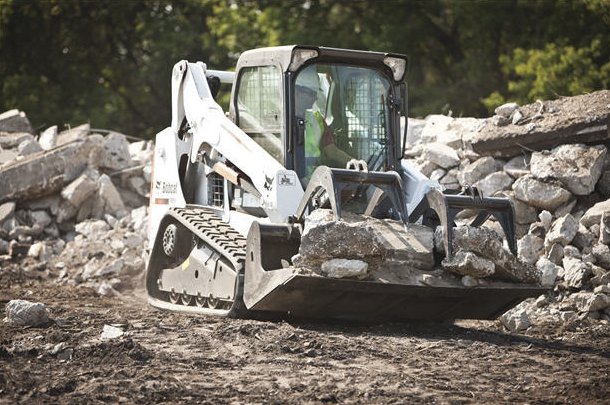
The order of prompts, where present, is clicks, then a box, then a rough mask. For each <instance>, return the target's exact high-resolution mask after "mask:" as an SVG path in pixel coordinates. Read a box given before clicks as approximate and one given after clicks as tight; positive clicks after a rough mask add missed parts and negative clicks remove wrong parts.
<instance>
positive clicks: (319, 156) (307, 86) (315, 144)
mask: <svg viewBox="0 0 610 405" xmlns="http://www.w3.org/2000/svg"><path fill="white" fill-rule="evenodd" d="M319 90H320V82H319V79H318V74H317V73H316V70H315V66H310V67H308V68H305V70H303V71H302V72H301V73H300V74H299V76H298V77H297V80H296V97H295V113H296V116H297V117H302V118H304V120H305V162H306V166H307V177H309V175H311V173H312V172H313V170H314V169H315V168H316V167H317V166H319V165H322V164H324V165H328V166H331V167H341V168H344V167H345V166H346V164H347V162H348V161H350V160H351V159H352V157H351V156H350V155H348V154H347V153H345V152H344V151H342V150H341V149H339V148H337V145H336V144H335V138H334V136H333V132H332V130H331V129H330V127H329V126H328V125H327V124H326V121H325V120H324V116H323V115H322V114H321V113H320V111H318V110H315V111H314V110H313V108H312V107H313V105H314V104H315V102H316V100H317V98H318V91H319Z"/></svg>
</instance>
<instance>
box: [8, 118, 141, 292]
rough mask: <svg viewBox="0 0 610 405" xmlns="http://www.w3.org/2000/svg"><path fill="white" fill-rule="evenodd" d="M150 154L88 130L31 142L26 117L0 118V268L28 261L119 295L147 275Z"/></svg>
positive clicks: (53, 133) (46, 134) (65, 279)
mask: <svg viewBox="0 0 610 405" xmlns="http://www.w3.org/2000/svg"><path fill="white" fill-rule="evenodd" d="M152 150H153V146H152V142H150V141H137V142H132V143H130V142H129V141H128V139H127V137H126V136H125V135H123V134H120V133H117V132H112V131H103V130H92V129H91V128H90V127H89V125H88V124H84V125H81V126H78V127H76V128H72V129H69V130H65V131H58V128H57V126H52V127H50V128H48V129H46V130H44V131H42V132H41V133H40V134H35V133H34V131H33V130H32V127H31V125H30V123H29V121H28V119H27V117H26V116H25V114H24V113H23V112H19V111H17V110H12V111H8V112H5V113H4V114H1V115H0V190H2V192H1V193H0V265H1V262H2V261H14V260H19V259H20V258H22V257H27V258H29V260H33V261H35V262H38V264H41V263H42V264H44V266H42V267H41V266H40V265H38V266H33V267H35V268H41V269H42V268H46V270H47V272H50V273H52V274H53V277H56V278H57V280H58V281H59V282H62V283H74V284H80V283H83V284H85V285H89V286H91V287H94V288H95V289H96V290H98V292H100V293H101V294H105V295H108V294H118V291H117V289H118V290H120V289H121V288H122V286H125V285H128V284H129V283H130V280H131V278H133V276H134V275H136V274H141V272H142V270H143V269H144V257H143V252H144V247H145V245H146V240H145V239H146V230H147V205H148V193H149V184H150V171H151V158H152ZM24 263H27V262H24Z"/></svg>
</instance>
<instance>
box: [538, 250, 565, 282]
mask: <svg viewBox="0 0 610 405" xmlns="http://www.w3.org/2000/svg"><path fill="white" fill-rule="evenodd" d="M536 268H537V269H538V271H539V272H540V284H541V285H542V286H543V287H552V286H553V285H555V279H556V278H557V275H558V274H559V271H560V270H563V269H561V267H559V266H557V265H556V264H555V263H553V262H552V261H550V260H548V259H546V258H544V257H541V258H540V259H538V261H537V262H536Z"/></svg>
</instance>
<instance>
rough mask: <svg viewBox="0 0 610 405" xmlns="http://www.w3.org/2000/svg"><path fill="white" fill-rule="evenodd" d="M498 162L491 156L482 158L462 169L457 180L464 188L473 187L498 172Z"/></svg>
mask: <svg viewBox="0 0 610 405" xmlns="http://www.w3.org/2000/svg"><path fill="white" fill-rule="evenodd" d="M496 168H497V167H496V160H495V159H494V158H493V157H491V156H486V157H482V158H480V159H477V160H476V161H474V162H472V163H469V164H467V165H466V166H465V167H464V168H462V169H461V170H460V171H459V173H458V175H457V179H458V181H459V182H460V185H461V186H462V187H465V186H471V185H473V184H474V183H476V182H477V181H479V180H481V179H482V178H484V177H486V176H488V175H490V174H491V173H494V172H495V171H496Z"/></svg>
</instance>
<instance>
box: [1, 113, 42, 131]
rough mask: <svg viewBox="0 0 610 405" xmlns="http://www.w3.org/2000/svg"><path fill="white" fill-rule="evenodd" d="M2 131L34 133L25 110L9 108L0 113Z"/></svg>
mask: <svg viewBox="0 0 610 405" xmlns="http://www.w3.org/2000/svg"><path fill="white" fill-rule="evenodd" d="M0 131H3V132H29V133H33V132H34V130H33V129H32V124H30V120H29V119H28V117H27V116H26V115H25V113H24V112H23V111H19V110H9V111H5V112H3V113H2V114H0Z"/></svg>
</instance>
